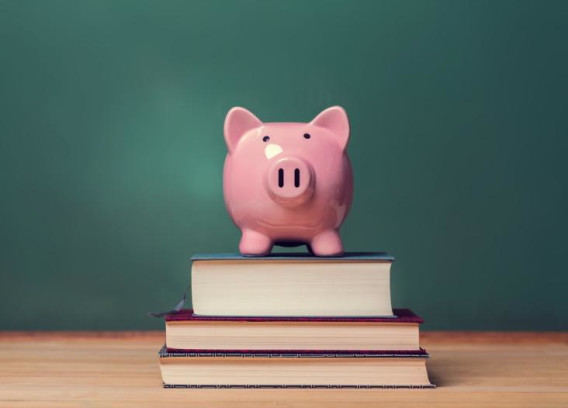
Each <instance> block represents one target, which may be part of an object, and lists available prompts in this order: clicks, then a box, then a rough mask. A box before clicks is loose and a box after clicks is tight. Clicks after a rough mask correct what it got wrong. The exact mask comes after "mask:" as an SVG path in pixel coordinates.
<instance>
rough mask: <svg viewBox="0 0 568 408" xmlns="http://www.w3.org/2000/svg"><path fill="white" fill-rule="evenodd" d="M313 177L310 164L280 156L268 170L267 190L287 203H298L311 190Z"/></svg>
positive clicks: (309, 194)
mask: <svg viewBox="0 0 568 408" xmlns="http://www.w3.org/2000/svg"><path fill="white" fill-rule="evenodd" d="M313 179H314V177H313V174H312V171H311V169H310V166H308V164H307V163H306V162H305V161H304V160H302V159H299V158H292V157H290V158H282V159H280V160H278V161H277V162H275V163H274V164H273V165H272V167H270V169H269V171H268V191H269V192H270V194H271V195H272V196H273V197H274V198H275V199H277V200H278V201H282V202H283V203H287V204H299V203H302V202H304V201H305V200H307V199H308V198H309V197H310V196H311V195H312V192H313V182H314V180H313Z"/></svg>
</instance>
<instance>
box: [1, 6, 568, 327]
mask: <svg viewBox="0 0 568 408" xmlns="http://www.w3.org/2000/svg"><path fill="white" fill-rule="evenodd" d="M567 21H568V2H566V1H559V2H555V1H546V2H540V1H453V0H452V1H423V0H417V1H408V0H405V1H384V2H383V1H260V0H259V1H149V2H148V1H138V0H136V1H134V0H133V1H127V0H120V1H114V0H113V1H102V0H92V1H16V0H14V1H6V0H1V1H0V53H1V54H0V55H1V64H0V195H1V199H0V273H1V283H0V328H1V329H18V330H19V329H160V328H161V327H162V323H161V322H160V321H159V320H152V319H148V318H147V317H146V316H145V312H146V311H149V310H164V309H168V308H170V307H172V306H173V305H174V304H175V303H176V301H177V300H178V298H179V297H180V296H181V292H182V291H183V288H184V287H185V286H186V285H187V283H188V282H189V266H190V264H189V256H190V255H191V254H193V253H195V252H217V251H224V252H227V251H235V250H236V244H237V241H238V238H239V232H238V230H237V229H236V228H235V227H234V226H233V224H232V223H231V220H230V218H229V217H228V215H227V213H226V211H225V208H224V204H223V197H222V191H221V186H222V173H221V171H222V165H223V160H224V155H225V146H224V142H223V137H222V124H223V119H224V116H225V113H226V112H227V110H228V109H229V108H230V107H232V106H234V105H242V106H245V107H247V108H249V109H251V110H252V111H253V112H255V113H256V114H257V115H258V116H259V117H260V118H261V119H263V120H265V121H308V120H309V119H311V118H312V117H313V116H315V115H316V114H317V113H318V112H319V111H320V110H322V109H324V108H326V107H328V106H330V105H334V104H340V105H342V106H344V107H345V109H346V110H347V111H348V113H349V115H350V119H351V124H352V138H351V142H350V146H349V153H350V155H351V159H352V161H353V166H354V172H355V183H356V186H355V198H354V203H353V207H352V211H351V214H350V216H349V217H348V219H347V221H346V222H345V224H344V227H343V229H342V234H343V237H344V241H345V246H346V248H347V249H348V250H386V251H388V252H389V253H391V254H393V255H394V256H395V257H396V258H397V262H396V264H395V265H394V267H393V272H394V276H393V300H394V304H395V305H396V306H399V307H402V306H404V307H411V308H412V309H414V310H415V311H416V312H418V313H419V314H421V315H423V316H424V317H425V318H426V320H427V324H426V326H425V328H426V329H450V330H454V329H455V330H457V329H471V330H481V329H485V330H521V329H522V330H561V329H564V330H566V329H568V324H567V319H566V312H567V311H568V296H567V295H566V290H567V288H568V279H567V275H568V268H567V266H566V265H568V261H567V260H566V259H567V255H568V253H567V252H568V250H567V247H568V239H567V231H568V215H567V210H568V187H567V186H568V47H567V39H568V24H567V23H566V22H567ZM235 290H238V288H235ZM339 301H341V300H340V299H338V302H339Z"/></svg>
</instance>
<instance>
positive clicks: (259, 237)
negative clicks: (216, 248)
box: [239, 231, 272, 256]
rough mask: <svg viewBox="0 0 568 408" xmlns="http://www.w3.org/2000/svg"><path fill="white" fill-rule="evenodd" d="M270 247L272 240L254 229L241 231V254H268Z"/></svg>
mask: <svg viewBox="0 0 568 408" xmlns="http://www.w3.org/2000/svg"><path fill="white" fill-rule="evenodd" d="M271 249H272V240H271V239H270V238H268V237H267V236H266V235H263V234H261V233H260V232H256V231H243V237H242V238H241V242H240V244H239V251H240V252H241V254H243V255H257V256H262V255H268V254H269V253H270V250H271Z"/></svg>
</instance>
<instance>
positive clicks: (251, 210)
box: [223, 106, 353, 256]
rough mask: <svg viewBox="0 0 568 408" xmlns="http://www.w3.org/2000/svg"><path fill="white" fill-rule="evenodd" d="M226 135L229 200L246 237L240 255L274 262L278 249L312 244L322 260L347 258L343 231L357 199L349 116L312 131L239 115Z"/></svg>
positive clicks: (322, 121) (231, 118) (321, 118)
mask: <svg viewBox="0 0 568 408" xmlns="http://www.w3.org/2000/svg"><path fill="white" fill-rule="evenodd" d="M224 133H225V142H226V143H227V148H228V153H227V158H226V159H225V167H224V171H223V193H224V197H225V204H226V206H227V210H228V211H229V214H230V215H231V218H232V219H233V221H234V222H235V224H236V225H237V226H238V227H239V228H240V229H241V231H242V238H241V242H240V244H239V250H240V252H241V253H242V254H243V255H266V254H268V253H269V252H270V251H271V249H272V246H273V245H275V244H276V245H286V246H290V245H301V244H306V245H308V248H309V249H310V250H311V251H312V252H313V253H314V254H315V255H319V256H331V255H341V254H342V253H343V244H342V243H341V238H340V236H339V227H340V226H341V223H342V222H343V220H344V219H345V217H346V216H347V213H348V211H349V207H350V205H351V200H352V197H353V175H352V171H351V164H350V162H349V158H348V157H347V153H346V151H345V148H346V146H347V142H348V140H349V121H348V119H347V114H346V113H345V111H344V110H343V108H341V107H339V106H334V107H331V108H328V109H326V110H324V111H323V112H321V113H320V114H319V115H317V116H316V118H315V119H314V120H312V121H311V122H309V123H262V122H261V121H260V120H259V119H258V118H257V117H256V116H255V115H253V114H252V113H251V112H249V111H248V110H246V109H244V108H240V107H235V108H233V109H231V110H230V111H229V113H228V114H227V117H226V118H225V126H224Z"/></svg>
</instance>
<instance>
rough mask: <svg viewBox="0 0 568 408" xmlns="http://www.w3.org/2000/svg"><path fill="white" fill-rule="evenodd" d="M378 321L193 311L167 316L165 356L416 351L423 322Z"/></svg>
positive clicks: (410, 318) (408, 317) (407, 316)
mask: <svg viewBox="0 0 568 408" xmlns="http://www.w3.org/2000/svg"><path fill="white" fill-rule="evenodd" d="M394 314H395V317H394V318H382V317H366V318H363V317H358V318H349V317H317V318H315V317H312V318H307V317H226V316H198V315H195V314H194V313H193V311H192V310H181V311H179V312H175V313H170V314H168V315H166V317H165V321H166V347H167V350H168V351H169V352H176V351H196V350H209V351H211V350H217V351H242V352H253V351H263V352H269V351H270V350H272V351H274V350H278V351H281V350H286V351H309V350H312V351H313V350H317V351H319V352H326V353H333V352H340V351H361V350H364V351H366V352H371V351H400V352H403V351H406V352H409V351H410V352H411V351H418V350H419V349H420V346H419V325H420V324H421V323H422V322H423V320H422V318H420V317H419V316H417V315H415V314H414V313H413V312H412V311H411V310H409V309H394Z"/></svg>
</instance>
